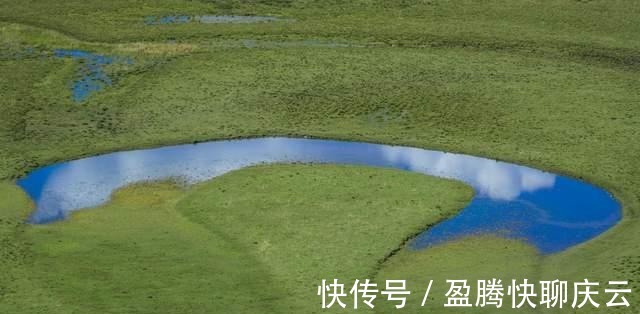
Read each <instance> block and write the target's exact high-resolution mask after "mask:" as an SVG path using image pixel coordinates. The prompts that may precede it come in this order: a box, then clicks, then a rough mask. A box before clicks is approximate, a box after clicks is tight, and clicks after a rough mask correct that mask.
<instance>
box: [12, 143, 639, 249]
mask: <svg viewBox="0 0 640 314" xmlns="http://www.w3.org/2000/svg"><path fill="white" fill-rule="evenodd" d="M251 140H257V141H260V140H263V141H264V140H284V141H318V142H320V141H326V142H332V143H335V144H339V145H374V146H385V147H388V148H393V149H414V150H422V151H430V152H437V153H440V154H445V155H460V156H464V157H465V158H480V159H483V160H485V161H491V162H494V163H501V164H508V165H510V166H515V167H520V168H526V169H530V170H535V171H538V172H543V173H548V172H546V171H542V170H538V169H535V168H531V167H529V166H528V165H523V164H518V163H511V162H506V161H504V160H499V159H493V158H485V157H477V156H475V155H468V154H464V153H462V154H461V153H457V152H445V151H437V150H430V149H427V148H422V147H419V146H407V145H402V144H397V143H396V144H386V142H384V141H375V140H370V139H367V140H365V141H354V140H353V139H349V140H344V139H340V137H338V139H336V137H317V136H300V137H298V136H291V135H290V134H289V135H287V136H243V137H233V138H225V139H218V140H202V141H200V140H198V141H193V142H191V143H184V142H183V143H182V144H179V143H178V144H170V145H161V144H160V145H158V144H152V145H149V146H148V147H144V146H143V147H142V148H136V149H130V150H126V149H125V150H115V149H114V150H112V151H110V152H106V153H101V152H98V153H95V154H91V155H86V156H82V157H79V158H76V159H69V160H66V161H62V162H53V163H51V164H48V165H46V166H43V167H37V168H35V169H33V170H31V171H29V172H28V174H27V175H26V176H22V177H21V178H20V179H19V180H18V182H17V184H18V185H19V186H20V187H22V188H23V190H24V187H23V186H21V185H20V184H19V182H20V181H21V180H23V179H24V178H26V177H28V176H29V175H31V174H32V173H34V172H37V171H39V170H42V169H46V168H49V167H55V166H59V165H63V164H69V163H73V162H77V161H82V160H88V159H91V158H95V157H102V156H109V155H115V154H122V153H136V152H146V151H151V150H158V149H172V148H174V149H178V148H186V147H190V146H197V145H199V144H212V143H230V142H236V143H237V142H241V141H251ZM279 163H282V164H290V163H318V164H327V163H329V164H333V163H336V162H313V161H312V162H305V161H295V160H294V161H285V162H268V161H267V162H261V163H259V164H256V165H261V164H267V165H270V164H279ZM336 164H352V163H348V162H347V163H342V162H338V163H336ZM353 164H354V165H359V164H358V163H353ZM364 166H369V167H371V165H366V164H364ZM373 167H376V166H375V165H374V166H373ZM381 167H382V168H395V169H399V168H397V167H394V166H381ZM241 168H244V167H241ZM235 170H237V169H234V170H231V171H235ZM400 170H405V171H411V172H418V171H413V170H408V169H400ZM558 173H560V175H559V176H560V177H562V178H566V179H570V180H572V181H576V182H579V183H580V184H581V185H584V186H588V187H591V188H593V189H596V190H600V191H603V192H605V193H606V194H607V195H609V196H610V197H611V198H612V199H613V201H614V202H615V203H616V205H617V208H616V210H617V211H618V212H619V213H620V217H619V218H618V219H617V220H616V222H615V224H613V225H611V226H610V227H608V228H607V229H606V230H603V231H602V232H598V233H597V234H596V235H595V236H593V237H590V238H589V240H592V239H595V238H596V237H600V236H602V235H604V234H606V233H608V231H610V230H612V229H613V227H615V226H616V225H617V224H618V223H619V222H620V221H622V219H625V217H627V215H626V212H625V211H624V207H623V206H622V203H621V202H620V201H619V200H618V198H617V197H616V196H615V195H614V194H612V193H610V192H609V191H608V190H605V189H603V188H601V187H599V186H597V185H596V184H593V183H590V182H587V181H585V180H584V179H582V178H575V177H571V176H567V175H565V174H562V173H563V171H558ZM423 174H426V173H423ZM549 174H551V173H549ZM426 175H431V176H436V177H441V178H442V177H443V176H439V175H433V174H426ZM553 175H556V174H553ZM216 176H217V175H216ZM444 178H447V177H444ZM163 179H165V180H166V179H170V178H163ZM210 179H213V177H212V178H209V179H207V180H210ZM447 179H452V180H456V181H459V182H462V183H464V184H467V185H470V184H469V183H468V182H465V181H464V180H460V179H456V178H447ZM149 181H157V180H149ZM134 183H140V181H136V182H134ZM122 187H124V186H122ZM472 187H473V186H472ZM473 190H474V193H477V188H476V187H473ZM114 191H115V190H113V191H112V192H114ZM109 195H111V193H110V194H109ZM29 196H31V195H29ZM109 198H110V196H109ZM474 198H476V195H475V194H474V196H473V197H472V199H474ZM31 199H32V200H33V197H31ZM34 203H37V202H35V201H34ZM103 204H104V203H101V204H99V205H103ZM92 207H96V206H88V207H79V208H77V209H88V208H92ZM463 209H464V208H463ZM463 209H461V210H463ZM74 211H75V209H74ZM454 216H455V215H454ZM449 218H451V217H447V218H445V220H446V219H449ZM486 233H487V232H486V231H482V232H477V233H476V232H472V233H469V234H468V235H466V236H477V235H483V234H486ZM466 236H463V237H466ZM515 238H516V239H518V237H515ZM452 240H455V238H453V239H450V240H448V241H452ZM406 242H411V241H409V240H407V241H406ZM586 242H587V241H585V242H583V243H586ZM403 243H404V242H403ZM583 243H576V244H574V245H580V244H583ZM436 244H437V243H436ZM574 245H572V246H574ZM403 246H405V245H403Z"/></svg>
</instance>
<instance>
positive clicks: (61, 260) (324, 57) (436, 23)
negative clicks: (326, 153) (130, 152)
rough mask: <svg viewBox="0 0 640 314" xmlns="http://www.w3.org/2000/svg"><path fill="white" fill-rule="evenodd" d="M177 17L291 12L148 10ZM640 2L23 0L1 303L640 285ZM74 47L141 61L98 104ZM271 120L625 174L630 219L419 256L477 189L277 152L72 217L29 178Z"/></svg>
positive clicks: (8, 80) (10, 46) (280, 130)
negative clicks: (557, 246) (597, 231)
mask: <svg viewBox="0 0 640 314" xmlns="http://www.w3.org/2000/svg"><path fill="white" fill-rule="evenodd" d="M175 14H186V15H202V14H236V15H247V14H249V15H266V16H279V17H283V18H288V19H290V20H291V21H283V22H272V23H258V24H199V23H187V24H175V25H174V24H168V25H145V23H144V18H145V17H147V16H163V15H175ZM639 17H640V5H639V4H637V3H636V2H635V1H624V0H618V1H601V0H593V1H569V0H552V1H501V0H493V1H482V2H477V1H438V0H430V1H428V0H425V1H420V0H404V1H400V0H398V1H375V0H372V1H364V0H362V1H351V2H348V3H342V2H338V1H296V0H290V1H287V0H281V1H260V0H255V1H242V2H241V1H233V0H227V1H223V0H220V1H204V0H203V1H178V0H164V1H153V2H148V1H107V2H105V1H93V0H92V1H75V0H74V1H65V2H63V3H55V2H50V1H38V0H32V1H27V2H24V1H21V2H18V1H10V0H0V117H1V120H0V121H1V122H0V147H2V150H1V151H0V179H1V180H2V182H1V183H0V217H2V218H1V219H2V220H1V221H0V223H1V225H0V237H1V238H0V242H1V243H2V251H0V267H1V268H2V269H3V271H2V272H1V273H0V312H3V313H5V312H6V313H90V312H101V313H176V312H178V313H180V312H182V313H184V312H193V313H197V312H202V313H211V312H216V311H225V312H229V313H232V312H238V313H242V312H246V313H256V312H265V313H273V312H282V313H291V312H300V313H304V312H320V307H319V299H317V296H315V291H316V290H315V285H317V284H319V282H318V280H319V279H322V278H320V277H323V276H325V277H332V278H333V277H339V278H341V279H344V280H348V279H353V278H363V277H366V276H371V277H372V278H371V279H374V278H375V279H380V280H382V279H384V278H397V277H402V279H408V280H409V281H410V285H411V287H417V288H416V293H418V294H419V290H420V289H423V288H424V287H423V286H424V280H427V279H430V278H432V279H437V280H440V284H439V289H444V288H446V286H444V283H443V282H442V280H444V278H447V277H451V276H457V277H465V278H467V279H469V280H473V279H476V278H487V277H497V278H503V279H510V278H529V279H530V280H538V279H555V278H562V279H565V280H570V281H577V280H583V279H584V278H589V279H590V280H593V281H600V282H601V283H605V282H607V281H609V280H629V281H630V283H631V287H632V288H633V289H637V288H638V282H640V253H639V252H640V241H638V240H639V239H640V231H639V230H640V228H638V225H637V224H638V219H637V215H638V213H639V211H640V192H639V191H640V163H639V161H638V160H640V144H638V138H640V79H639V78H640V37H639V36H638V35H637V34H638V33H640V26H639V24H638V23H636V21H637V20H638V18H639ZM56 49H80V50H86V51H91V52H94V53H98V54H102V55H108V56H118V57H122V58H130V59H131V60H132V62H131V63H126V64H112V65H109V66H107V67H105V71H106V73H108V75H109V76H110V77H112V78H113V84H112V85H111V86H106V87H105V88H104V89H103V90H101V91H99V92H96V93H93V94H92V95H91V96H90V97H89V98H88V99H87V100H86V101H83V102H75V101H74V100H73V98H72V96H71V95H72V93H71V90H70V88H71V84H72V82H73V81H74V80H76V79H77V78H78V68H79V67H80V66H81V63H82V62H81V61H78V60H74V59H71V58H56V57H55V56H54V51H55V50H56ZM269 135H286V136H310V137H320V138H332V139H344V140H359V141H369V142H380V143H389V144H402V145H408V146H414V147H423V148H429V149H439V150H445V151H450V152H463V153H466V154H472V155H478V156H485V157H491V158H495V159H499V160H507V161H510V162H515V163H520V164H526V165H529V166H532V167H536V168H539V169H544V170H548V171H552V172H555V173H561V174H566V175H570V176H572V177H576V178H580V179H583V180H586V181H589V182H592V183H594V184H597V185H599V186H601V187H604V188H606V189H607V190H609V191H611V192H612V193H613V194H614V195H615V197H616V198H617V199H618V200H620V201H621V203H622V205H623V210H624V219H623V220H622V222H621V223H620V224H619V225H617V226H616V227H614V228H613V229H611V230H609V231H608V232H606V233H605V234H603V235H601V236H600V237H598V238H596V239H594V240H591V241H589V242H587V243H584V244H582V245H579V246H577V247H574V248H572V249H570V250H568V251H565V252H562V253H559V254H553V255H549V256H543V255H540V254H538V253H537V252H535V250H534V249H533V248H531V247H529V246H527V245H525V244H523V243H520V242H518V241H512V240H504V239H497V238H491V237H482V238H469V239H463V240H461V241H457V242H454V243H450V244H447V245H443V246H440V247H437V248H433V249H429V250H425V251H419V252H415V251H411V250H406V249H403V243H405V241H406V240H407V239H408V238H410V237H411V236H412V235H414V234H415V233H416V232H418V231H420V230H422V229H424V228H425V227H427V226H429V225H431V224H433V223H435V222H437V221H439V220H441V219H444V218H446V217H449V216H451V215H454V214H455V213H456V211H457V210H459V209H460V208H462V207H463V206H464V205H465V204H466V202H467V201H468V200H469V199H470V197H471V191H470V189H469V188H468V187H464V186H462V185H461V184H459V183H455V182H451V181H447V180H442V179H435V178H428V177H424V176H419V175H415V174H409V173H403V172H399V171H390V170H382V169H373V168H363V167H338V166H318V165H275V166H261V167H256V168H251V169H245V170H241V171H238V172H235V173H231V174H228V175H225V176H223V177H220V178H217V179H214V180H212V181H210V182H206V183H204V184H201V185H197V186H194V187H188V188H185V187H181V186H176V185H175V184H173V183H171V182H157V183H151V184H143V185H135V186H132V187H128V188H125V189H124V190H122V191H119V192H118V193H116V194H115V195H114V197H113V200H112V202H110V203H109V204H106V205H105V206H103V207H101V208H98V209H92V210H88V211H85V212H80V213H78V214H76V215H73V216H72V217H71V218H70V219H69V220H67V221H64V222H60V223H55V224H51V225H46V226H33V225H28V224H25V223H24V220H25V218H26V217H27V215H28V213H29V212H30V210H31V208H32V204H30V202H29V200H28V199H27V197H26V195H24V193H22V192H21V191H20V189H19V188H18V187H17V186H15V184H14V181H15V179H16V178H19V177H20V176H22V175H24V174H25V173H26V172H27V171H29V170H32V169H35V168H36V167H39V166H43V165H46V164H50V163H53V162H57V161H62V160H69V159H75V158H79V157H82V156H89V155H96V154H100V153H105V152H110V151H119V150H125V149H132V148H143V147H156V146H161V145H167V144H176V143H191V142H199V141H206V140H214V139H228V138H240V137H257V136H269ZM223 190H224V191H223ZM225 191H226V192H225ZM372 191H376V192H375V193H373V192H372ZM365 212H366V214H365ZM325 232H334V233H338V234H340V235H341V236H338V237H334V238H323V237H322V236H323V235H324V236H326V234H325ZM372 238H375V239H377V240H376V241H372V240H371V239H372ZM347 239H348V241H347ZM392 252H393V254H391V253H392ZM310 294H311V295H310ZM437 294H438V295H440V296H442V295H443V294H444V291H440V290H437ZM416 297H417V296H416ZM600 297H601V299H600V301H604V302H606V300H604V296H600ZM627 298H628V299H629V301H630V302H631V303H632V305H634V304H635V305H636V306H637V303H638V302H639V301H640V298H639V297H638V296H637V293H633V294H631V295H630V296H628V297H627ZM415 300H416V301H418V300H421V297H417V298H415ZM441 301H442V300H440V299H436V300H434V302H433V303H434V305H432V306H433V307H434V308H435V309H438V310H439V312H440V310H442V311H444V309H442V307H441V304H442V303H443V302H441ZM385 306H389V305H388V304H381V305H380V307H377V308H376V309H377V310H379V311H380V312H385V313H387V312H389V311H391V310H390V309H389V308H386V307H385ZM408 307H410V309H407V310H405V312H410V311H412V310H413V311H416V312H418V311H420V309H418V308H416V307H417V304H408ZM422 310H424V309H422ZM505 310H507V311H508V309H505ZM589 310H591V311H595V312H603V313H609V312H611V313H635V312H637V307H634V306H632V307H630V308H622V309H610V308H606V307H601V308H599V309H597V310H594V309H587V310H584V311H583V312H589ZM468 311H469V312H474V313H475V312H483V311H484V312H488V313H493V312H495V309H491V308H485V309H470V310H468ZM538 311H539V312H547V311H546V310H539V309H538ZM517 312H523V310H519V311H517Z"/></svg>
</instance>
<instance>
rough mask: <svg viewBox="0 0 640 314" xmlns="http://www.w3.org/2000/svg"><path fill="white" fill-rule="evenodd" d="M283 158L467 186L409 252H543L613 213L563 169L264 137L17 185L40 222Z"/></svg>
mask: <svg viewBox="0 0 640 314" xmlns="http://www.w3.org/2000/svg"><path fill="white" fill-rule="evenodd" d="M293 162H303V163H331V164H348V165H366V166H375V167H387V168H395V169H401V170H406V171H411V172H418V173H422V174H426V175H432V176H437V177H443V178H450V179H455V180H459V181H462V182H464V183H466V184H469V185H470V186H471V187H473V188H474V190H475V191H476V194H475V196H474V198H473V199H472V200H471V202H470V203H469V204H468V206H466V207H465V208H464V209H462V210H461V211H460V212H459V213H458V214H457V215H455V216H453V217H451V218H450V219H447V220H445V221H443V222H441V223H439V224H437V225H435V226H433V227H431V228H429V229H427V230H425V231H424V232H423V233H422V234H420V235H419V236H418V237H417V238H416V239H414V240H413V241H412V243H411V244H410V247H412V248H414V249H421V248H426V247H430V246H433V245H437V244H440V243H443V242H446V241H450V240H454V239H457V238H460V237H464V236H473V235H483V234H491V235H497V236H501V237H506V238H514V239H521V240H523V241H526V242H528V243H530V244H531V245H533V246H535V247H536V248H538V250H539V251H540V252H541V253H543V254H550V253H555V252H559V251H563V250H565V249H567V248H569V247H572V246H574V245H577V244H580V243H582V242H585V241H588V240H589V239H592V238H594V237H596V236H597V235H599V234H601V233H602V232H604V231H606V230H607V229H609V228H611V227H612V226H614V225H615V224H616V223H617V222H618V221H619V220H620V219H621V218H622V211H621V207H620V204H619V203H618V202H617V201H616V200H615V199H614V198H613V197H612V195H611V194H610V193H608V192H607V191H605V190H603V189H600V188H598V187H596V186H594V185H591V184H589V183H586V182H583V181H580V180H577V179H573V178H569V177H566V176H561V175H556V174H552V173H548V172H544V171H540V170H536V169H532V168H529V167H525V166H520V165H515V164H510V163H506V162H500V161H495V160H491V159H486V158H480V157H474V156H469V155H462V154H452V153H446V152H440V151H432V150H425V149H419V148H412V147H403V146H391V145H381V144H371V143H362V142H347V141H333V140H319V139H300V138H283V137H270V138H256V139H242V140H228V141H212V142H206V143H199V144H185V145H176V146H167V147H160V148H152V149H143V150H132V151H123V152H116V153H110V154H104V155H100V156H95V157H88V158H83V159H78V160H73V161H68V162H62V163H57V164H53V165H50V166H46V167H43V168H40V169H36V170H35V171H33V172H31V173H29V174H28V175H27V176H25V177H24V178H21V179H20V180H18V182H17V183H18V185H19V186H20V187H22V188H23V189H24V190H25V191H26V192H27V193H28V194H29V196H30V197H31V198H32V199H33V200H34V202H35V204H36V209H35V211H34V212H33V214H32V215H31V217H30V219H29V222H31V223H34V224H42V223H50V222H54V221H57V220H61V219H65V217H67V215H68V214H69V213H70V212H72V211H75V210H79V209H83V208H90V207H95V206H99V205H101V204H103V203H105V202H107V201H108V200H109V197H110V195H111V193H112V192H113V191H114V190H116V189H118V188H121V187H124V186H126V185H129V184H132V183H136V182H142V181H151V180H161V179H167V178H175V179H179V180H182V181H184V182H185V183H186V184H193V183H197V182H202V181H205V180H209V179H211V178H214V177H216V176H220V175H222V174H224V173H227V172H230V171H233V170H237V169H241V168H244V167H247V166H251V165H258V164H270V163H293ZM372 197H375V196H374V195H372Z"/></svg>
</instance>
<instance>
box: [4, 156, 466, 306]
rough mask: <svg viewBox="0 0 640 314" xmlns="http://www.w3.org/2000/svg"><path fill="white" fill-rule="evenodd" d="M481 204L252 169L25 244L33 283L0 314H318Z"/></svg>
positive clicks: (417, 190) (150, 196)
mask: <svg viewBox="0 0 640 314" xmlns="http://www.w3.org/2000/svg"><path fill="white" fill-rule="evenodd" d="M343 178H348V179H346V180H342V179H343ZM407 187H410V188H407ZM247 189H250V190H252V191H253V192H252V193H247ZM372 192H373V193H375V194H376V195H378V196H379V198H376V199H371V198H370V195H371V193H372ZM471 195H472V190H471V189H470V188H469V187H466V186H464V185H463V184H460V183H457V182H453V181H447V180H442V179H435V178H431V177H427V176H424V175H420V174H414V173H408V172H402V171H397V170H383V169H375V168H362V167H345V166H328V165H277V166H268V167H264V166H263V167H255V168H249V169H245V170H240V171H236V172H233V173H231V174H227V175H224V176H222V177H220V178H216V179H215V180H212V181H210V182H207V183H203V184H200V185H198V186H196V187H193V188H190V189H188V190H186V191H184V190H181V189H180V188H178V187H176V186H174V185H172V184H170V183H156V184H144V185H134V186H131V187H128V188H125V189H124V190H121V191H118V192H117V193H115V195H114V197H113V200H112V201H111V202H110V203H109V204H108V205H105V206H103V207H100V208H97V209H94V210H87V211H83V212H79V213H76V214H74V215H73V217H72V218H71V219H70V220H69V221H65V222H60V223H55V224H52V225H46V226H34V227H29V228H26V230H25V231H24V233H22V234H21V235H19V236H16V237H15V238H16V239H18V240H19V241H21V242H24V243H31V246H30V252H32V253H31V254H32V256H30V257H31V258H30V259H26V260H24V261H23V263H24V264H15V265H12V267H11V268H10V270H11V272H9V273H10V274H13V273H16V276H17V275H25V276H26V278H23V279H22V280H23V281H21V282H19V284H18V285H8V286H9V287H11V289H16V290H15V291H13V292H12V293H10V294H9V295H8V296H5V298H7V299H8V302H7V301H5V302H2V303H0V309H2V312H3V313H16V312H18V311H20V310H21V311H24V312H25V313H34V312H38V311H41V312H46V313H58V312H59V313H70V312H74V313H95V312H99V313H184V312H189V313H219V312H227V313H311V312H314V311H316V310H317V309H318V308H319V305H318V304H319V302H320V299H319V298H318V297H317V296H316V286H317V285H319V284H320V282H321V280H322V279H333V278H340V280H341V281H342V280H344V281H345V282H349V281H351V282H352V281H353V280H354V279H356V278H371V279H373V278H374V277H375V275H376V273H377V271H378V270H379V267H380V263H382V261H383V258H384V256H385V255H386V254H388V252H391V251H393V250H395V249H397V248H399V247H400V246H401V245H402V244H403V242H404V241H405V239H406V238H407V237H408V236H410V235H411V234H414V233H417V232H420V231H421V230H424V228H425V227H426V226H428V225H430V224H433V223H436V222H437V221H439V220H442V219H443V218H445V217H448V216H450V215H452V214H454V213H455V212H457V210H459V209H460V208H462V207H463V206H464V205H465V204H466V203H467V202H468V201H469V199H470V198H471ZM6 206H7V207H8V206H9V204H7V205H6ZM22 207H26V206H24V204H23V206H22ZM3 209H5V207H4V206H3ZM5 211H6V209H5ZM3 286H6V284H3ZM33 287H37V288H40V289H42V288H46V297H47V298H49V299H48V300H47V299H46V298H43V296H42V295H39V294H36V293H32V291H33V290H31V289H32V288H33ZM44 300H47V301H48V302H44ZM27 309H28V310H27Z"/></svg>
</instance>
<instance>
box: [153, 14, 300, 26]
mask: <svg viewBox="0 0 640 314" xmlns="http://www.w3.org/2000/svg"><path fill="white" fill-rule="evenodd" d="M278 21H284V22H291V21H293V20H292V19H282V18H279V17H275V16H259V15H193V16H192V15H165V16H153V15H151V16H146V17H145V18H144V23H145V24H146V25H167V24H187V23H192V22H194V23H202V24H253V23H269V22H278Z"/></svg>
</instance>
